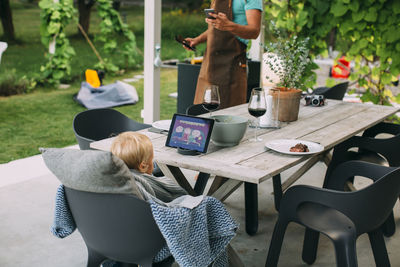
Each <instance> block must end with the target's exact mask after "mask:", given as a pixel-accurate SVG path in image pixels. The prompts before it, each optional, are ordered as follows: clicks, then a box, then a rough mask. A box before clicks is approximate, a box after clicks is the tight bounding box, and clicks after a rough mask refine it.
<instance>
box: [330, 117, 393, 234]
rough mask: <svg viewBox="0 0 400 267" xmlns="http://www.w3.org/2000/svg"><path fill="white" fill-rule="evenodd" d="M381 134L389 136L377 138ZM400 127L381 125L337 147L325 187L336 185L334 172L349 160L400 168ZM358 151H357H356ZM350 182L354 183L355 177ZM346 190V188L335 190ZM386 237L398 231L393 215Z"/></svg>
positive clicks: (389, 221)
mask: <svg viewBox="0 0 400 267" xmlns="http://www.w3.org/2000/svg"><path fill="white" fill-rule="evenodd" d="M379 134H389V135H390V136H389V137H387V138H377V135H379ZM399 144H400V125H398V124H391V123H385V122H382V123H379V124H377V125H375V126H373V127H371V128H369V129H367V130H366V131H364V133H363V135H362V136H353V137H352V138H350V139H348V140H346V141H344V142H342V143H340V144H339V145H337V146H336V147H335V148H334V150H333V154H332V161H331V162H330V164H329V166H328V169H327V172H326V175H325V181H324V187H325V188H330V187H329V184H332V183H334V181H332V179H334V177H331V173H332V171H333V170H334V169H335V168H336V167H337V166H338V165H339V164H341V163H342V162H345V161H349V160H362V161H367V162H371V163H376V164H381V165H385V166H390V167H399V166H400V150H399ZM354 149H356V150H354ZM348 182H351V183H353V182H354V177H352V178H351V179H349V181H348ZM335 189H336V190H344V189H345V188H343V187H342V188H335ZM382 230H383V233H384V234H385V236H392V235H393V234H394V232H395V231H396V225H395V222H394V216H393V213H392V214H391V215H390V216H389V218H388V220H387V221H386V223H385V224H384V225H383V229H382Z"/></svg>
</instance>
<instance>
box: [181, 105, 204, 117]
mask: <svg viewBox="0 0 400 267" xmlns="http://www.w3.org/2000/svg"><path fill="white" fill-rule="evenodd" d="M207 112H208V111H207V110H206V109H205V108H204V107H203V105H202V104H194V105H191V106H189V107H187V109H186V115H191V116H198V115H202V114H205V113H207Z"/></svg>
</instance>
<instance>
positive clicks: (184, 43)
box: [175, 35, 196, 51]
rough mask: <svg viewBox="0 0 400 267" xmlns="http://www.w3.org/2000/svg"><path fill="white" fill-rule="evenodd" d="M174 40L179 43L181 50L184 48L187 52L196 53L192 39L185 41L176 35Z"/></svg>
mask: <svg viewBox="0 0 400 267" xmlns="http://www.w3.org/2000/svg"><path fill="white" fill-rule="evenodd" d="M175 40H176V41H177V42H178V43H180V44H182V46H183V48H185V49H186V50H189V51H196V47H195V46H196V44H195V42H194V41H193V40H194V39H192V38H186V39H184V38H183V37H182V36H181V35H176V36H175Z"/></svg>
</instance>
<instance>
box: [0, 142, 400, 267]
mask: <svg viewBox="0 0 400 267" xmlns="http://www.w3.org/2000/svg"><path fill="white" fill-rule="evenodd" d="M72 148H77V146H73V147H72ZM325 169H326V168H325V166H324V165H323V164H322V163H318V164H317V165H315V166H314V167H313V168H311V169H310V170H309V171H308V172H307V173H306V174H305V175H304V176H303V177H302V178H301V179H300V181H298V183H302V184H310V185H315V186H321V184H322V178H323V175H324V172H325ZM294 170H295V168H292V169H290V170H288V171H286V172H284V173H283V174H282V178H283V180H285V178H287V177H288V176H289V175H290V174H291V173H292V172H293V171H294ZM187 174H189V175H190V174H191V173H187ZM58 185H59V182H58V180H57V179H56V178H55V177H54V175H53V174H51V173H50V172H49V171H48V169H47V168H46V166H45V165H44V163H43V160H42V157H41V156H40V155H38V156H34V157H30V158H26V159H21V160H16V161H13V162H10V163H7V164H1V165H0V218H1V219H0V266H17V267H25V266H26V267H28V266H29V267H32V266H41V267H43V266H45V267H47V266H49V267H50V266H60V267H61V266H77V267H78V266H86V257H87V252H86V248H85V245H84V243H83V240H82V238H81V236H80V234H79V233H78V232H77V231H76V232H74V233H73V234H72V235H71V236H69V237H67V238H65V239H58V238H56V237H54V236H52V234H51V233H50V231H49V228H50V226H51V224H52V219H53V210H54V199H55V193H56V188H57V186H58ZM271 192H272V183H271V181H265V182H264V183H262V184H261V185H260V186H259V217H260V224H259V231H258V233H257V234H256V235H255V236H248V235H247V234H246V233H245V230H244V228H245V224H244V200H243V187H241V188H239V189H238V190H237V191H236V192H235V193H234V194H232V195H231V196H230V197H229V198H228V199H227V200H226V201H225V205H226V207H227V209H228V210H229V212H230V213H231V214H232V216H233V217H234V218H235V219H236V220H237V222H239V223H240V228H239V231H238V234H237V236H236V237H235V238H234V240H233V241H232V243H231V244H232V246H233V247H234V248H235V250H236V251H237V252H238V254H239V256H240V258H241V259H242V261H243V263H244V265H245V266H248V267H259V266H264V265H265V259H266V255H267V251H268V247H269V242H270V238H271V234H272V231H273V227H274V225H275V222H276V219H277V212H276V211H275V209H274V207H273V195H272V194H271ZM398 211H399V207H398V204H396V208H395V217H396V224H397V227H398V229H400V228H399V227H400V223H399V222H400V219H399V212H398ZM303 234H304V229H303V228H302V227H301V226H298V225H296V224H290V225H289V227H288V230H287V232H286V236H285V240H284V244H283V249H282V252H281V256H280V260H279V266H307V265H306V264H305V263H303V262H302V260H301V248H302V242H303ZM386 245H387V249H388V252H389V258H390V260H391V264H392V266H400V254H398V253H397V252H398V251H399V249H400V238H399V231H398V232H396V233H395V235H394V236H393V237H391V238H386ZM357 253H358V260H359V266H367V267H368V266H375V264H374V260H373V256H372V252H371V248H370V245H369V240H368V237H367V236H366V235H364V236H361V237H360V238H359V240H358V242H357ZM313 266H324V267H325V266H336V263H335V254H334V249H333V246H332V244H331V242H330V241H329V240H328V239H327V238H326V237H322V238H321V240H320V244H319V248H318V256H317V260H316V262H315V263H314V264H313Z"/></svg>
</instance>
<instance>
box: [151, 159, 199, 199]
mask: <svg viewBox="0 0 400 267" xmlns="http://www.w3.org/2000/svg"><path fill="white" fill-rule="evenodd" d="M158 166H159V167H160V169H161V171H162V172H163V173H164V175H165V176H167V177H169V178H173V179H175V180H176V182H177V183H178V184H179V185H180V186H181V187H182V188H183V189H185V190H186V191H187V192H188V193H189V195H191V196H196V195H197V193H196V192H195V191H194V189H193V188H192V186H191V185H190V183H189V182H188V180H187V179H186V177H185V175H184V174H183V173H182V171H181V169H179V168H178V167H174V166H170V165H165V164H158Z"/></svg>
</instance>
